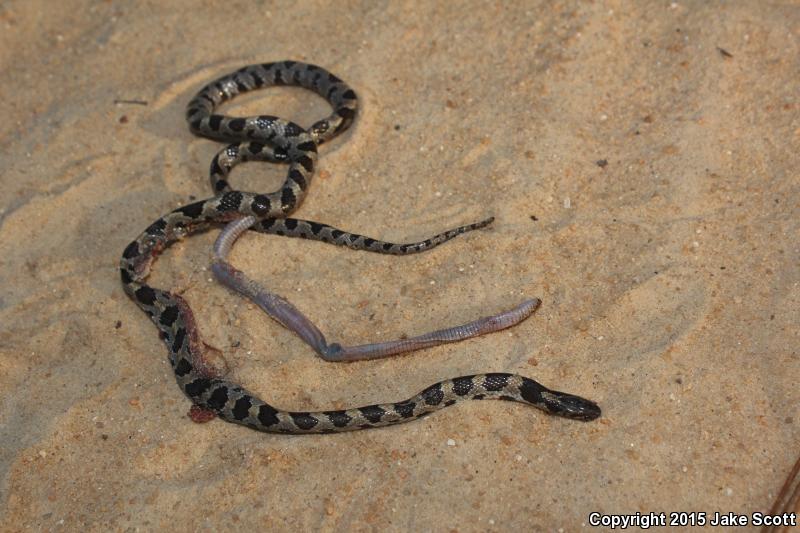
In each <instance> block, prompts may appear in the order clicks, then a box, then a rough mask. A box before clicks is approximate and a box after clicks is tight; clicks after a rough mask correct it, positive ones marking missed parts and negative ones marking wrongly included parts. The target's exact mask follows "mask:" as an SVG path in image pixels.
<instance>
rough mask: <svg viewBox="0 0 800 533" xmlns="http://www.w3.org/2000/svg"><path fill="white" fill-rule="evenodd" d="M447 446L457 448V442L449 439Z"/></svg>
mask: <svg viewBox="0 0 800 533" xmlns="http://www.w3.org/2000/svg"><path fill="white" fill-rule="evenodd" d="M447 445H448V446H455V445H456V441H454V440H453V439H447Z"/></svg>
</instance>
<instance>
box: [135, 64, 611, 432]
mask: <svg viewBox="0 0 800 533" xmlns="http://www.w3.org/2000/svg"><path fill="white" fill-rule="evenodd" d="M271 85H296V86H301V87H305V88H307V89H310V90H312V91H314V92H316V93H317V94H320V95H321V96H323V97H324V98H325V99H326V100H328V102H329V103H330V104H331V106H332V107H333V113H332V114H331V115H330V116H329V117H327V118H325V119H323V120H320V121H318V122H316V123H314V124H313V125H312V126H311V128H309V129H308V130H305V129H303V128H302V127H301V126H298V125H297V124H294V123H293V122H290V121H287V120H283V119H281V118H278V117H274V116H271V115H260V116H253V117H228V116H224V115H218V114H214V109H215V107H216V106H218V105H219V104H221V103H222V102H224V101H226V100H229V99H230V98H233V97H234V96H235V95H237V94H240V93H243V92H247V91H250V90H253V89H258V88H261V87H267V86H271ZM356 110H357V97H356V94H355V92H354V91H353V90H352V89H351V88H350V87H348V86H347V85H346V84H345V83H344V82H343V81H342V80H341V79H339V78H338V77H336V76H334V75H333V74H331V73H329V72H328V71H326V70H325V69H322V68H321V67H317V66H315V65H310V64H306V63H301V62H295V61H283V62H277V63H267V64H262V65H251V66H247V67H244V68H242V69H239V70H237V71H236V72H233V73H231V74H228V75H226V76H223V77H221V78H219V79H217V80H215V81H214V82H212V83H210V84H208V85H207V86H206V87H204V88H203V89H201V90H200V92H199V93H198V94H197V95H196V96H195V97H194V98H193V99H192V100H191V101H190V103H189V105H188V106H187V112H186V118H187V121H188V122H189V126H190V129H191V130H192V131H193V132H194V133H196V134H198V135H202V136H205V137H209V138H212V139H217V140H223V141H227V142H233V143H234V144H231V145H229V146H228V147H226V148H224V149H223V150H221V151H220V152H219V153H218V154H217V156H215V158H214V160H213V161H212V165H211V180H212V186H213V187H214V190H215V191H216V192H217V193H218V194H217V196H214V197H212V198H208V199H206V200H201V201H198V202H194V203H191V204H188V205H186V206H183V207H181V208H178V209H175V210H174V211H172V212H170V213H168V214H166V215H164V216H162V217H161V218H159V219H158V220H156V221H155V222H153V223H152V224H150V226H148V227H147V229H145V230H144V232H142V234H141V235H139V236H138V237H137V238H136V239H135V240H134V241H133V242H131V243H130V244H129V245H128V246H127V247H126V248H125V250H124V252H123V254H122V259H121V261H120V273H121V278H122V284H123V288H124V290H125V292H126V294H128V296H129V297H131V299H133V301H134V302H135V303H136V304H137V305H138V306H139V307H140V308H141V309H142V310H144V312H145V313H147V315H148V316H149V317H150V319H151V320H152V321H153V323H154V324H155V325H156V327H157V328H158V330H159V332H160V336H161V338H162V339H163V341H164V342H165V344H166V345H167V348H168V351H169V362H170V365H171V366H172V368H173V370H174V373H175V377H176V380H177V382H178V385H179V386H180V387H181V389H182V390H183V391H184V393H185V394H186V395H187V396H188V397H189V399H190V400H191V401H192V403H193V404H194V405H195V406H197V407H199V408H201V409H203V410H207V411H209V412H212V413H214V414H216V415H217V416H219V417H220V418H222V419H223V420H226V421H228V422H233V423H236V424H241V425H245V426H247V427H250V428H253V429H256V430H259V431H265V432H273V433H296V434H303V433H329V432H342V431H352V430H357V429H364V428H371V427H381V426H388V425H392V424H397V423H401V422H406V421H410V420H414V419H416V418H420V417H422V416H425V415H427V414H429V413H431V412H433V411H436V410H438V409H441V408H443V407H446V406H449V405H452V404H454V403H456V402H458V401H462V400H480V399H501V400H510V401H516V402H521V403H525V404H529V405H532V406H534V407H537V408H539V409H542V410H544V411H546V412H548V413H550V414H554V415H558V416H563V417H566V418H572V419H577V420H584V421H588V420H593V419H595V418H597V417H598V416H600V408H599V407H598V406H597V404H595V403H594V402H592V401H590V400H586V399H584V398H581V397H579V396H575V395H571V394H567V393H563V392H558V391H553V390H550V389H547V388H546V387H544V386H543V385H541V384H539V383H538V382H536V381H534V380H532V379H530V378H526V377H523V376H518V375H515V374H505V373H493V374H478V375H472V376H463V377H459V378H455V379H449V380H445V381H442V382H439V383H435V384H433V385H431V386H429V387H427V388H426V389H425V390H423V391H421V392H420V393H419V394H417V395H415V396H413V397H411V398H409V399H407V400H403V401H399V402H390V403H382V404H375V405H369V406H365V407H358V408H352V409H343V410H332V411H320V412H295V411H284V410H281V409H277V408H276V407H273V406H272V405H270V404H268V403H266V402H265V401H263V400H261V399H260V398H258V397H257V396H256V395H255V394H253V393H251V392H249V391H248V390H246V389H245V388H244V387H242V386H240V385H238V384H236V383H234V382H231V381H228V380H226V379H224V378H223V377H222V376H219V375H217V373H216V372H215V371H214V370H213V368H212V367H211V366H210V365H209V364H208V363H207V361H206V360H205V358H204V351H203V347H202V343H201V341H200V336H199V332H198V330H197V326H196V323H195V320H194V315H193V313H192V311H191V309H190V308H189V305H188V304H187V303H186V301H185V300H184V299H183V298H182V297H181V296H179V295H177V294H174V293H171V292H169V291H165V290H162V289H158V288H155V287H152V286H150V285H148V284H147V283H146V282H145V280H146V278H147V276H148V274H149V272H150V268H151V266H152V263H153V261H154V260H155V258H156V257H157V256H158V255H159V254H160V253H161V252H162V251H163V250H164V249H165V248H166V247H168V246H169V245H171V244H172V243H174V242H176V241H177V240H179V239H182V238H184V237H186V236H188V235H190V234H192V233H195V232H198V231H202V230H205V229H207V228H209V227H211V226H212V225H218V224H224V223H227V222H229V221H231V220H234V219H236V218H240V217H244V216H254V217H256V218H258V219H260V220H261V222H260V223H259V224H256V225H255V226H254V227H253V229H255V230H257V231H263V232H267V233H277V234H283V235H288V236H303V237H307V238H315V239H318V240H323V241H326V242H333V243H335V244H342V245H345V246H350V247H352V248H360V249H368V250H371V251H379V252H382V253H395V254H402V253H412V252H415V251H420V249H425V248H428V247H433V246H435V245H437V244H439V242H431V243H429V244H427V245H426V246H423V247H422V248H420V249H410V250H403V249H402V248H401V246H402V245H395V244H392V243H383V242H381V241H376V240H374V239H369V238H366V237H362V236H356V237H360V238H361V241H360V242H356V241H353V240H352V239H350V238H347V237H345V238H343V235H344V232H341V231H340V230H336V229H335V228H331V227H330V226H326V225H323V224H318V223H315V222H310V221H302V220H300V221H298V220H296V219H290V218H286V217H287V216H288V215H289V214H290V213H292V212H293V211H294V210H296V209H297V208H298V207H299V205H300V204H301V203H302V201H303V198H304V196H305V193H306V190H307V188H308V186H309V184H310V182H311V178H312V175H313V170H314V165H315V163H316V159H317V146H318V145H319V144H321V143H323V142H325V141H328V140H330V139H331V138H333V137H334V136H335V135H337V134H339V133H341V132H342V131H344V130H346V129H347V127H348V126H349V125H350V124H351V123H352V120H353V118H354V117H355V114H356ZM247 160H264V161H275V162H285V163H288V165H289V170H288V173H287V177H286V179H285V181H284V183H283V185H282V186H281V188H280V189H279V190H278V191H276V192H273V193H269V194H259V193H251V192H243V191H237V190H233V189H232V188H231V187H230V184H229V182H228V179H227V178H228V175H229V172H230V170H231V169H232V168H233V167H234V166H235V165H236V164H238V163H239V162H241V161H247ZM276 228H279V229H277V230H276ZM452 236H454V235H452ZM449 237H451V236H450V235H448V238H449ZM434 239H436V238H434ZM444 240H447V239H444ZM441 242H443V240H441ZM359 244H362V245H364V246H363V247H360V246H359ZM423 244H424V243H423Z"/></svg>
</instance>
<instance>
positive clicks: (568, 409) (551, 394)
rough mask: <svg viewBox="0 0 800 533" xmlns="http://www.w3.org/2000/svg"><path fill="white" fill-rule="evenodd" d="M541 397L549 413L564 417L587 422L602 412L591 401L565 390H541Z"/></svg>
mask: <svg viewBox="0 0 800 533" xmlns="http://www.w3.org/2000/svg"><path fill="white" fill-rule="evenodd" d="M542 399H543V400H544V405H545V407H546V408H547V410H548V411H549V412H550V413H552V414H554V415H557V416H563V417H564V418H571V419H573V420H582V421H584V422H589V421H590V420H594V419H595V418H598V417H599V416H600V415H601V414H602V413H601V410H600V406H599V405H597V404H596V403H594V402H593V401H591V400H587V399H586V398H581V397H580V396H575V395H572V394H567V393H566V392H558V391H542Z"/></svg>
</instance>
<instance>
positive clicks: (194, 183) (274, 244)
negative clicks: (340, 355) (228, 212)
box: [0, 1, 800, 532]
mask: <svg viewBox="0 0 800 533" xmlns="http://www.w3.org/2000/svg"><path fill="white" fill-rule="evenodd" d="M213 4H214V3H210V2H209V3H196V4H193V3H190V2H182V3H178V2H174V3H169V5H159V4H150V5H146V4H144V3H141V4H137V5H134V4H126V3H118V4H117V3H112V2H78V1H74V2H63V3H55V2H43V1H40V2H27V1H10V2H5V3H4V4H3V5H2V6H0V28H2V31H0V72H2V75H1V76H0V92H2V94H3V98H2V103H0V106H1V107H0V111H2V116H3V117H4V120H3V121H2V123H0V146H2V148H1V149H0V150H1V151H0V154H1V155H0V157H2V159H1V160H0V161H2V165H1V166H2V169H3V171H2V175H1V176H2V177H0V180H2V190H3V194H2V198H1V199H0V252H1V255H0V258H2V259H0V261H1V263H0V265H2V269H0V286H1V287H2V290H1V292H0V390H2V395H0V399H1V401H2V403H1V404H0V405H1V406H2V407H1V408H0V529H2V530H3V531H21V530H54V531H76V530H89V531H108V530H114V531H123V530H124V531H127V530H131V531H136V530H142V531H147V530H164V529H169V530H173V531H195V530H199V529H208V530H219V529H241V530H248V529H250V530H252V529H259V530H287V529H296V530H319V531H351V530H354V531H404V530H409V531H462V532H466V531H560V530H563V531H578V530H590V529H591V528H590V522H589V517H590V513H591V512H598V513H626V514H633V513H637V512H639V513H649V512H656V513H660V512H664V513H672V512H704V513H707V516H708V518H709V519H710V518H711V516H712V515H713V513H714V512H722V513H728V512H735V513H740V514H746V515H747V516H749V513H752V512H755V511H766V510H767V509H768V508H769V506H770V505H771V503H772V501H773V499H774V498H775V496H776V494H777V491H778V490H779V488H780V486H781V484H782V483H783V480H784V477H785V476H786V474H787V472H788V471H789V469H790V468H791V465H792V464H794V461H795V459H796V456H797V453H798V447H797V443H798V441H800V411H798V405H800V387H798V386H797V383H798V381H800V352H799V351H798V348H797V347H798V344H799V343H798V341H800V333H799V332H798V327H797V324H798V311H797V309H798V304H800V301H799V300H800V285H799V283H800V269H798V263H799V262H800V245H799V244H798V242H799V240H800V222H799V221H800V206H799V205H798V198H800V178H799V177H798V171H797V169H798V168H800V160H799V159H798V155H797V154H798V153H800V118H798V117H799V116H800V115H799V114H798V111H800V101H799V100H798V85H797V80H798V78H797V72H798V70H797V67H798V63H797V57H798V56H799V55H800V44H799V43H800V41H799V40H798V34H799V33H800V5H798V4H797V3H794V5H792V3H791V2H783V3H782V2H770V3H757V2H703V1H697V2H686V1H678V2H674V3H671V2H668V1H657V2H656V1H653V2H626V3H623V2H564V1H560V2H537V3H534V2H519V3H517V4H516V5H506V4H505V3H501V2H494V3H478V2H471V3H470V2H468V3H462V4H455V3H453V4H444V3H442V4H439V5H436V4H434V3H423V2H419V3H414V2H407V3H402V2H392V3H373V2H362V3H358V2H348V3H341V2H336V3H331V4H328V3H326V2H316V1H314V2H300V3H294V2H278V3H271V2H258V3H254V4H253V3H249V2H241V3H237V2H226V3H225V5H224V6H223V5H219V6H215V5H213ZM281 59H294V60H300V61H308V62H313V63H316V64H319V65H322V66H324V67H326V68H328V69H330V70H331V71H333V72H335V73H336V74H337V75H339V76H341V77H342V78H344V79H345V80H347V81H348V82H349V83H350V84H351V85H352V86H353V87H354V88H355V90H356V91H357V92H358V94H359V96H360V102H361V108H360V111H359V115H358V117H357V119H356V122H355V124H354V126H353V127H352V128H351V129H350V130H349V131H348V132H347V133H346V134H344V135H342V136H341V137H339V138H337V139H336V140H335V141H333V142H331V143H330V144H328V145H324V146H323V147H322V148H321V149H320V153H321V158H320V163H319V166H318V169H319V171H318V173H317V175H316V177H315V181H314V182H313V184H312V185H311V188H310V192H309V194H308V197H307V199H306V201H305V203H304V204H303V206H302V207H301V209H300V210H299V211H298V212H297V215H298V216H300V217H302V218H308V219H312V220H319V221H322V222H326V223H329V224H332V225H335V226H337V227H341V228H345V229H348V230H351V231H355V232H359V233H363V234H367V235H370V236H372V237H375V238H382V239H388V240H395V241H401V242H402V241H411V240H418V239H421V238H424V237H427V236H428V235H430V234H433V233H436V232H439V231H441V230H444V229H446V228H449V227H453V226H456V225H460V224H464V223H468V222H473V221H476V220H480V219H482V218H484V217H486V216H490V215H493V216H495V217H496V221H495V222H494V224H493V225H492V226H491V228H489V229H486V230H481V231H477V232H473V233H470V234H468V235H464V236H462V237H459V238H458V239H456V240H454V241H452V242H450V243H448V244H446V245H444V246H441V247H439V248H437V249H436V250H433V251H430V252H428V253H425V254H421V255H418V256H410V257H405V258H394V257H384V256H379V255H376V254H369V253H365V252H354V251H350V250H347V249H340V248H336V247H333V246H330V245H326V244H323V243H312V242H308V241H300V240H294V239H286V238H281V237H275V236H264V235H260V234H248V235H246V236H244V237H243V238H242V239H241V240H240V241H239V243H238V244H237V246H236V248H235V250H234V253H233V256H232V259H233V262H234V264H236V265H237V266H238V267H239V268H241V269H243V270H245V271H246V272H248V273H249V275H250V276H251V277H253V278H255V279H256V280H258V281H259V282H261V283H263V284H265V285H267V286H269V287H270V288H272V289H274V290H275V291H276V292H278V293H279V294H283V295H284V296H286V297H288V298H289V299H291V301H292V302H294V303H295V305H297V306H298V307H299V308H300V309H302V310H304V311H306V312H307V313H308V314H309V315H310V316H311V317H312V318H313V319H314V320H315V321H316V322H317V323H318V324H319V325H320V327H321V328H322V330H323V331H325V332H326V333H327V334H328V336H329V337H330V338H333V339H336V340H340V341H342V342H347V343H360V342H366V341H370V340H380V339H388V338H396V337H398V336H401V335H414V334H418V333H421V332H423V331H426V330H429V329H431V328H438V327H445V326H448V325H452V324H456V323H460V322H466V321H468V320H472V319H474V318H477V317H479V316H483V315H485V314H488V313H494V312H498V311H500V310H502V309H505V308H508V307H510V306H512V305H515V304H517V303H519V302H520V301H522V299H523V298H524V297H529V296H537V297H540V298H541V299H542V300H543V305H542V308H541V309H540V310H539V311H538V312H537V314H536V315H534V316H533V317H532V318H530V319H529V320H527V321H525V322H523V323H522V324H520V325H519V326H517V327H515V328H513V329H511V330H508V331H505V332H502V333H497V334H493V335H488V336H485V337H482V338H479V339H475V340H470V341H467V342H463V343H460V344H453V345H448V346H443V347H439V348H434V349H429V350H426V351H422V352H418V353H416V354H412V355H409V356H405V357H400V358H393V359H387V360H384V361H377V362H364V363H357V364H350V365H344V364H331V363H325V362H323V361H322V360H320V359H319V358H318V357H316V356H315V355H314V354H313V352H312V351H311V350H310V349H309V348H308V347H307V346H305V345H303V344H302V343H301V341H300V340H299V339H298V338H297V337H295V336H294V335H292V334H291V333H289V332H287V331H286V330H284V329H283V328H281V327H280V326H279V325H277V324H276V323H274V322H273V321H271V320H270V319H269V318H268V317H266V316H265V315H263V313H261V312H260V311H259V310H257V309H255V308H253V306H252V305H249V304H248V303H246V302H245V301H243V300H241V299H240V298H238V297H236V296H235V295H233V294H231V293H230V292H228V291H227V290H226V289H224V288H222V287H220V286H218V285H217V284H216V283H215V282H213V281H212V280H211V279H210V271H209V269H208V266H209V262H210V258H211V244H212V243H213V240H214V238H215V236H216V233H217V232H216V231H211V232H208V233H205V234H200V235H196V236H192V237H191V238H189V239H187V240H185V241H183V242H182V243H180V244H177V245H176V246H174V247H172V248H171V249H170V250H169V251H168V252H167V253H165V254H164V256H162V258H161V259H160V260H159V261H158V262H157V264H156V265H155V269H154V273H153V275H152V277H151V280H152V284H153V285H154V286H157V287H166V288H171V289H172V290H175V291H181V292H182V294H183V296H184V297H185V298H186V299H187V300H188V301H189V303H190V304H191V306H192V308H193V310H194V312H195V314H196V315H197V319H198V322H199V327H200V331H201V332H202V335H203V339H204V341H205V342H206V343H207V344H208V345H210V346H212V347H214V348H215V349H217V350H219V355H218V357H219V359H220V361H222V362H223V363H225V364H227V366H228V368H229V369H230V376H231V377H232V378H233V379H235V380H237V381H239V382H241V383H243V384H245V385H246V386H247V387H248V388H250V389H252V390H254V391H257V392H258V393H259V394H261V396H262V397H264V398H265V399H268V400H269V401H271V402H272V403H274V404H275V405H277V406H280V407H284V408H291V409H295V410H301V409H329V408H340V407H348V406H354V405H362V404H365V403H373V402H378V401H386V400H399V399H402V398H406V397H408V396H410V395H411V394H413V393H416V392H417V391H418V390H420V389H422V388H424V387H425V386H427V385H428V384H430V383H432V382H434V381H438V380H440V379H443V378H447V377H453V376H457V375H463V374H470V373H475V372H482V371H504V372H517V373H521V374H525V375H528V376H531V377H534V378H536V379H538V380H540V381H541V382H542V383H544V384H545V385H548V386H550V387H553V388H556V389H560V390H565V391H569V392H573V393H576V394H580V395H582V396H586V397H588V398H592V399H593V400H595V401H597V402H598V403H600V405H601V406H602V408H603V417H602V418H601V419H599V420H597V421H595V422H591V423H581V422H575V421H569V420H564V419H559V418H554V417H550V416H547V415H545V414H543V413H541V412H539V411H537V410H535V409H531V408H528V407H525V406H522V405H520V404H512V403H506V402H468V403H465V404H459V405H458V406H455V407H452V408H449V409H446V410H444V411H440V412H439V413H436V414H435V415H432V416H430V417H428V418H426V419H424V420H420V421H417V422H414V423H411V424H407V425H401V426H396V427H393V428H387V429H380V430H370V431H360V432H355V433H350V434H342V435H328V436H301V437H290V436H282V435H268V434H261V433H258V432H255V431H252V430H249V429H247V428H243V427H239V426H235V425H232V424H228V423H225V422H222V421H219V420H214V421H212V422H209V423H207V424H195V423H193V422H192V421H191V420H189V418H188V417H187V416H186V413H187V411H188V408H189V402H188V400H187V399H186V397H184V396H183V394H182V392H181V391H180V389H179V388H178V387H177V386H176V384H175V380H174V377H173V376H172V375H171V370H170V368H169V365H168V363H167V360H166V355H167V353H166V350H165V348H164V346H163V344H162V343H161V342H160V341H159V339H158V336H157V332H156V329H155V328H154V327H153V325H152V324H151V323H150V322H149V320H148V319H147V317H146V316H145V315H144V313H142V312H141V311H140V310H139V309H138V308H137V307H136V305H134V303H133V302H131V301H130V300H129V299H128V298H127V297H126V296H125V294H124V293H123V291H122V287H121V284H120V281H119V274H118V261H119V257H120V255H121V252H122V250H123V248H124V247H125V245H126V244H127V243H128V242H130V241H131V240H132V239H133V238H134V237H136V236H137V235H138V234H139V233H140V232H141V231H142V230H143V229H144V228H145V227H146V226H147V225H148V224H150V223H151V222H152V221H153V220H155V219H156V218H158V217H159V216H161V215H162V214H164V213H166V212H168V211H170V210H172V209H174V208H175V207H177V206H179V205H183V204H186V203H188V202H190V201H192V200H193V199H201V198H206V197H208V196H210V192H209V191H210V188H209V185H208V179H207V168H208V165H209V162H210V160H211V157H212V156H213V154H214V153H215V152H216V151H217V150H218V149H219V148H220V145H219V144H218V143H214V142H212V141H208V140H204V139H200V138H198V137H195V136H193V135H192V134H191V133H190V132H189V131H188V128H187V126H186V124H185V122H184V119H183V111H184V107H185V105H186V103H187V102H188V100H189V99H190V98H191V96H192V95H193V94H194V92H196V91H197V90H198V89H199V88H200V87H201V86H202V85H203V84H205V83H206V82H208V81H210V80H212V79H214V78H215V77H217V76H219V75H222V74H224V73H226V72H228V71H230V70H233V69H235V68H238V67H240V66H242V65H246V64H250V63H257V62H267V61H275V60H281ZM120 100H123V101H134V102H129V103H125V102H118V103H115V102H117V101H120ZM135 101H141V102H140V103H136V102H135ZM224 109H225V111H226V112H230V113H232V114H246V113H247V114H252V113H257V114H261V113H272V114H278V115H280V116H283V117H286V118H290V119H292V120H295V121H297V122H298V123H300V124H303V125H306V126H308V125H310V124H311V123H312V122H314V121H315V120H316V119H318V118H320V117H322V116H324V115H325V114H327V113H328V112H329V111H328V107H327V105H326V104H325V102H324V101H323V100H322V99H321V98H318V97H316V96H313V95H310V93H308V92H306V91H303V90H301V89H290V88H280V89H271V90H267V91H261V92H259V93H257V94H254V95H252V96H248V97H246V98H241V99H239V100H236V101H235V102H233V103H232V104H230V105H228V106H227V107H225V108H224ZM284 172H285V167H279V166H277V165H269V164H263V163H252V164H248V165H245V166H244V167H242V168H240V169H237V171H236V173H235V176H234V178H233V180H234V182H235V183H236V184H237V186H239V187H241V188H242V189H244V190H258V191H270V190H274V189H276V188H277V187H278V185H279V183H280V182H281V180H282V177H283V173H284ZM215 353H216V352H215ZM678 529H680V528H678ZM753 529H755V528H754V527H753V525H752V524H750V525H749V526H748V527H747V528H743V529H742V531H747V530H753Z"/></svg>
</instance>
